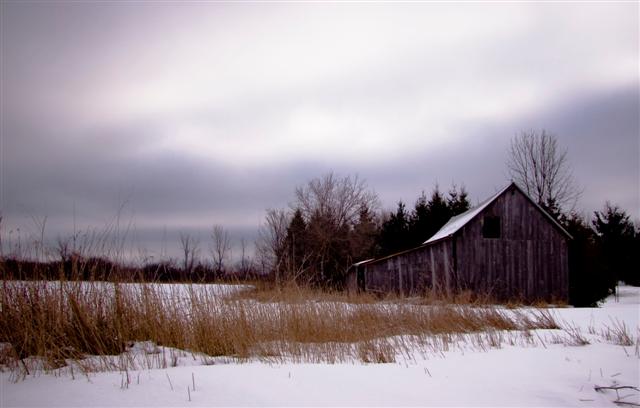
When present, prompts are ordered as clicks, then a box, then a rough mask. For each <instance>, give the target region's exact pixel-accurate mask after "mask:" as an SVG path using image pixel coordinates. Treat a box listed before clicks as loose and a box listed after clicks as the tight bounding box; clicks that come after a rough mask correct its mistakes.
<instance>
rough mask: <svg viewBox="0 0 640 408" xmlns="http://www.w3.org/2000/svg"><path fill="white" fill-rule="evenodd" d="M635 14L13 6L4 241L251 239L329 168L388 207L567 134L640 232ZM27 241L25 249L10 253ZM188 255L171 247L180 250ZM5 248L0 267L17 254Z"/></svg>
mask: <svg viewBox="0 0 640 408" xmlns="http://www.w3.org/2000/svg"><path fill="white" fill-rule="evenodd" d="M638 13H639V10H638V3H637V2H628V3H611V2H607V3H579V2H572V3H542V4H540V3H519V2H509V3H496V2H492V3H454V4H444V3H426V2H425V3H397V2H394V3H294V2H292V3H286V2H285V3H262V2H260V3H251V2H250V3H231V2H175V3H172V2H157V3H156V2H152V1H145V2H126V1H125V2H56V1H47V2H27V1H20V2H10V1H3V2H2V6H1V14H2V16H1V30H2V32H1V38H2V39H1V41H2V55H1V56H2V62H1V64H2V91H1V92H2V95H1V96H2V106H1V111H2V112H1V113H2V129H1V130H2V135H1V146H0V147H1V161H2V163H1V170H0V171H1V188H0V208H1V211H2V216H3V220H2V232H3V234H4V235H5V241H6V240H7V239H8V238H7V237H8V236H9V235H11V234H12V235H11V236H13V237H14V238H15V237H16V236H17V234H16V233H15V231H16V230H17V228H21V234H23V235H28V233H29V231H33V230H34V229H35V228H34V222H33V220H32V217H44V216H47V234H48V235H49V236H51V237H55V236H57V235H65V234H70V233H71V232H72V231H73V225H74V220H75V224H76V228H77V229H80V228H86V227H87V226H94V227H98V228H99V227H101V226H103V225H105V224H106V223H108V222H109V220H112V219H113V217H114V216H115V215H116V214H117V213H118V209H119V208H120V206H121V205H122V204H125V209H124V210H123V211H122V212H121V214H122V218H123V220H125V221H128V220H132V226H133V228H132V229H135V232H136V234H135V235H136V237H137V241H138V243H137V244H136V246H139V247H145V248H147V249H149V251H150V253H151V254H157V253H158V251H159V250H160V246H161V244H160V243H161V242H164V243H165V245H166V246H167V247H168V250H169V252H172V250H173V249H172V248H174V247H175V248H177V232H178V231H189V232H191V233H193V234H196V235H198V234H200V236H201V239H202V240H203V242H204V241H206V237H207V230H208V229H209V228H210V227H211V226H212V225H213V224H222V225H224V226H225V227H227V228H228V229H229V230H230V231H231V232H232V235H233V236H234V238H235V239H239V238H240V237H241V236H245V237H246V238H247V239H249V240H252V239H253V237H254V235H255V231H256V229H257V227H258V225H259V224H260V223H261V222H262V220H263V218H264V211H265V209H266V208H269V207H284V206H287V204H288V203H289V202H290V201H291V200H292V198H293V189H294V187H295V186H296V185H299V184H302V183H304V182H305V181H307V180H309V179H311V178H313V177H317V176H320V175H322V174H323V173H325V172H327V171H329V170H333V171H335V172H337V173H338V174H342V175H348V174H356V173H357V174H359V176H360V177H362V178H365V179H366V180H367V181H368V184H369V186H370V187H372V188H374V189H375V190H376V191H377V193H378V194H379V196H380V198H381V202H382V205H383V208H386V209H392V208H393V207H394V206H395V202H396V201H397V200H399V199H403V200H405V201H406V202H409V204H410V205H411V204H412V203H413V201H414V200H415V199H416V197H417V196H418V195H419V194H420V192H421V190H423V189H425V190H427V191H430V190H431V189H432V187H433V186H434V184H435V183H436V182H437V183H439V184H440V186H441V187H442V188H443V189H445V190H446V189H448V187H449V186H450V185H451V183H452V182H455V183H457V184H458V185H460V184H464V185H465V186H466V188H467V190H469V192H470V195H471V198H472V201H474V202H475V201H477V200H481V199H483V198H485V197H486V196H488V195H490V194H491V193H493V192H494V191H495V190H496V189H497V188H499V187H502V186H504V185H505V184H506V183H507V182H508V177H507V174H506V168H505V161H506V151H507V148H508V144H509V140H510V139H511V138H512V137H513V135H514V134H516V133H518V132H520V131H522V130H529V129H542V128H544V129H547V130H548V131H551V132H552V133H555V134H556V135H557V136H558V138H559V141H560V143H561V145H562V146H564V147H566V148H567V149H568V151H569V160H570V163H571V165H572V168H573V170H574V174H575V178H576V180H577V182H578V183H579V184H580V186H582V187H583V188H584V195H583V197H582V199H581V200H580V202H579V203H578V207H579V208H580V209H582V210H583V211H584V212H585V213H586V214H590V213H591V212H592V211H593V210H596V209H599V208H601V207H602V206H603V204H604V202H605V200H610V201H611V202H613V203H617V204H619V205H620V206H621V207H623V208H624V209H625V210H627V211H628V212H629V213H630V214H632V217H633V218H635V219H640V192H639V184H640V169H639V157H640V141H639V136H638V134H639V111H640V102H639V86H640V79H639V65H638V64H639V62H638V61H639V53H638V37H639V31H638V30H639V24H638ZM11 231H14V232H13V233H11V234H10V232H11ZM175 248H174V249H175ZM5 249H6V248H5Z"/></svg>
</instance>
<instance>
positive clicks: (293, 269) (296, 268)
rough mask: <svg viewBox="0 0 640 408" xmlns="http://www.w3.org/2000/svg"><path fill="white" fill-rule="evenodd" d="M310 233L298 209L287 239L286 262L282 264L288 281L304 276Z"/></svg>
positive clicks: (290, 225)
mask: <svg viewBox="0 0 640 408" xmlns="http://www.w3.org/2000/svg"><path fill="white" fill-rule="evenodd" d="M308 235H309V234H308V232H307V224H306V222H305V221H304V217H303V216H302V211H301V210H300V209H299V208H297V209H296V210H295V212H294V213H293V217H292V218H291V222H290V223H289V227H288V228H287V236H286V238H285V251H284V254H283V256H284V260H283V262H281V265H282V267H283V268H284V276H285V277H286V278H287V280H295V279H296V277H299V276H301V275H302V274H303V272H304V271H305V269H306V266H307V265H306V264H307V261H308V259H307V258H308V255H307V249H308V246H309V245H308V242H307V241H308V239H309V238H308Z"/></svg>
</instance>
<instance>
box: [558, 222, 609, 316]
mask: <svg viewBox="0 0 640 408" xmlns="http://www.w3.org/2000/svg"><path fill="white" fill-rule="evenodd" d="M563 226H564V228H565V229H566V230H567V232H569V234H571V236H572V237H573V239H572V240H570V241H569V303H571V304H572V305H574V306H586V307H592V306H595V305H596V304H597V302H598V301H600V300H602V299H604V298H605V297H607V296H608V295H609V290H610V288H612V287H613V285H614V284H615V282H613V280H612V279H610V277H609V276H608V274H607V270H606V268H605V266H604V263H603V257H602V251H601V250H600V245H599V244H598V242H597V240H596V234H595V232H594V231H593V229H591V228H590V227H589V224H588V223H587V222H586V221H585V220H584V219H583V218H582V217H581V216H580V215H578V214H576V213H572V214H569V216H567V217H565V218H564V221H563Z"/></svg>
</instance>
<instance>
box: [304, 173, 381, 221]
mask: <svg viewBox="0 0 640 408" xmlns="http://www.w3.org/2000/svg"><path fill="white" fill-rule="evenodd" d="M296 200H297V202H296V207H298V208H300V209H301V210H302V212H303V214H304V216H305V218H306V219H307V220H309V219H311V218H312V216H321V217H323V218H327V219H330V220H332V221H333V222H334V223H335V225H337V226H342V225H346V224H353V223H355V221H357V219H358V216H359V214H360V209H361V208H363V207H366V208H368V209H370V210H374V209H376V208H377V207H378V206H379V202H378V196H377V195H376V193H375V192H373V191H372V190H369V189H368V188H367V183H366V182H365V181H364V180H362V179H360V178H358V176H357V175H356V176H354V177H350V176H346V177H343V178H339V177H336V176H335V175H334V174H333V173H328V174H326V175H324V176H322V177H320V178H315V179H313V180H311V181H309V183H307V185H306V186H300V187H297V188H296Z"/></svg>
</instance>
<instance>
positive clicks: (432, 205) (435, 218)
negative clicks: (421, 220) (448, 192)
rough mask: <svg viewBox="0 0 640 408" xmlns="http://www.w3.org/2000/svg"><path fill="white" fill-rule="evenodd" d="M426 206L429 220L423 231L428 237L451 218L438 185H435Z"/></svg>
mask: <svg viewBox="0 0 640 408" xmlns="http://www.w3.org/2000/svg"><path fill="white" fill-rule="evenodd" d="M427 207H428V211H429V222H428V223H427V225H426V229H425V231H424V232H425V234H426V236H427V238H429V237H431V236H433V234H435V233H436V232H438V230H439V229H440V228H442V226H443V225H444V224H446V223H447V221H449V218H451V214H450V212H449V206H448V205H447V201H446V200H445V198H444V197H443V195H442V193H440V188H439V187H438V185H436V187H435V189H434V190H433V193H431V199H430V200H429V203H428V204H427Z"/></svg>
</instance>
